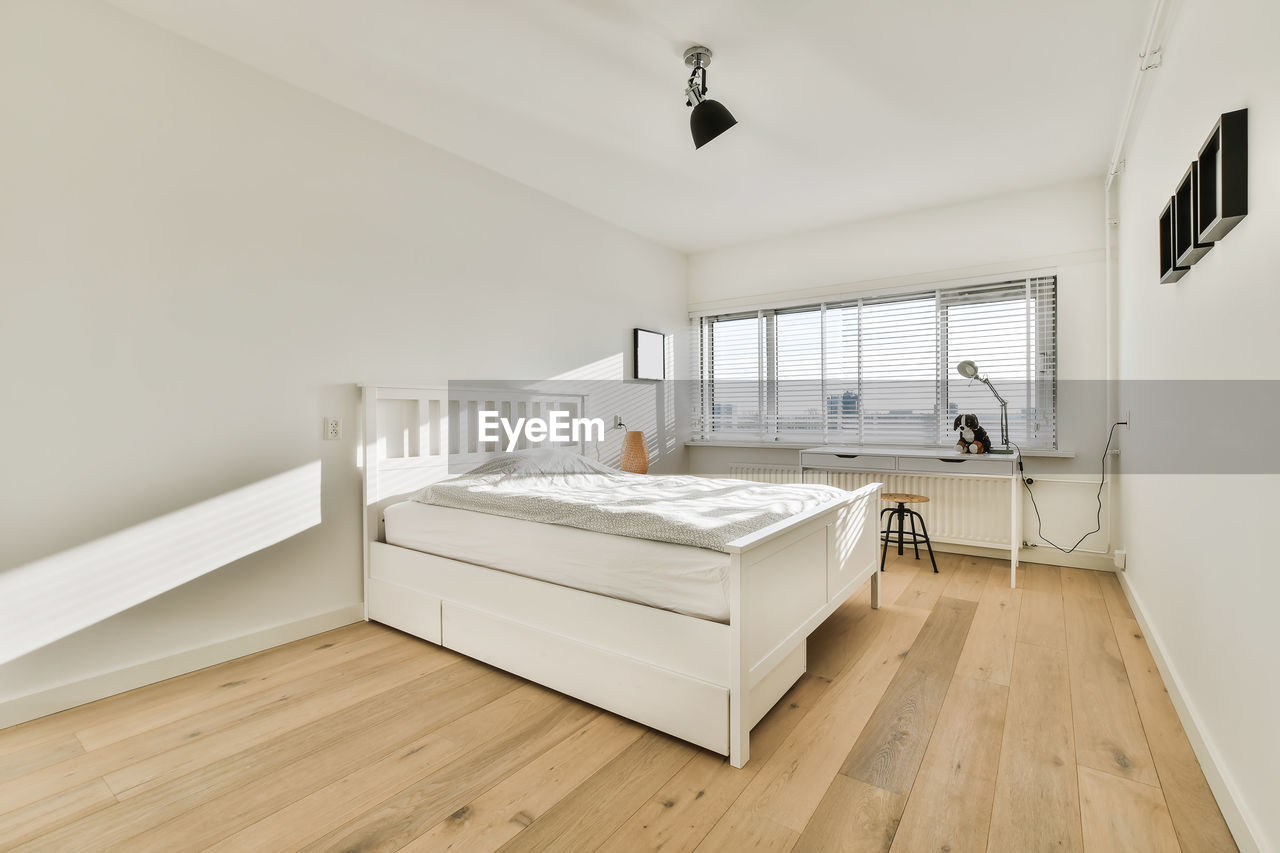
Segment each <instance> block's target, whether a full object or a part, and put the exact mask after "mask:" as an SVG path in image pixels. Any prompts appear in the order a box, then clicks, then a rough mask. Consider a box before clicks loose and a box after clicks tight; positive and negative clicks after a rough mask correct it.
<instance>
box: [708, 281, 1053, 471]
mask: <svg viewBox="0 0 1280 853" xmlns="http://www.w3.org/2000/svg"><path fill="white" fill-rule="evenodd" d="M1056 284H1057V282H1056V278H1055V277H1053V276H1044V277H1037V278H1025V279H1017V280H1012V281H998V282H992V283H989V284H980V285H966V286H954V287H938V288H933V289H930V290H925V291H920V292H915V293H906V294H892V295H883V296H864V297H861V298H856V299H855V298H849V299H842V300H836V301H831V302H824V303H819V304H814V305H804V306H799V307H788V308H785V309H783V308H779V309H760V310H755V311H749V312H740V313H733V314H722V315H702V316H695V317H694V318H693V323H694V332H695V334H694V335H693V339H694V341H695V346H696V348H697V352H696V353H695V358H694V359H693V360H692V363H693V364H695V365H698V366H699V367H698V371H699V375H698V376H697V380H698V393H697V394H696V395H695V397H696V399H695V404H694V407H693V411H694V423H693V429H694V435H695V437H698V438H703V439H716V438H724V439H738V440H743V439H749V440H758V441H762V442H771V441H788V440H794V441H803V442H815V443H817V442H827V443H873V444H906V445H925V446H927V445H939V444H950V443H951V442H952V441H953V436H954V434H953V432H952V429H951V425H952V422H953V421H954V419H955V416H956V415H957V414H960V413H965V412H972V413H974V414H977V415H978V417H979V420H980V421H981V422H982V424H983V425H984V426H985V427H987V429H988V431H989V432H990V434H991V436H992V439H993V441H996V442H998V441H999V426H1000V417H999V405H998V404H997V402H996V400H995V398H994V397H993V396H992V395H991V393H990V391H988V389H987V387H986V386H985V385H983V384H981V383H979V382H971V381H969V380H967V379H964V378H963V377H961V376H960V375H959V374H957V373H956V372H955V365H956V364H957V363H958V362H960V361H962V360H964V359H971V360H973V361H975V362H977V363H978V366H979V368H980V370H981V371H982V373H983V374H984V375H986V376H987V377H988V378H990V380H991V381H992V383H993V384H994V385H995V386H996V387H997V388H998V389H999V390H1000V392H1001V394H1003V395H1004V397H1005V399H1007V400H1008V401H1009V422H1010V439H1011V440H1012V441H1014V442H1016V443H1018V444H1019V445H1021V446H1023V447H1039V448H1052V447H1055V446H1056V443H1057V418H1056V411H1055V404H1056V377H1057V355H1056V352H1057V346H1056V344H1057V341H1056V327H1057V321H1056V313H1055V295H1056Z"/></svg>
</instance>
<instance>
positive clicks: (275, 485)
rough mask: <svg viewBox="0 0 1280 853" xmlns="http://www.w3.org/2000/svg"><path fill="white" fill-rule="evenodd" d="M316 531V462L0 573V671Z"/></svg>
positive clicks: (317, 510)
mask: <svg viewBox="0 0 1280 853" xmlns="http://www.w3.org/2000/svg"><path fill="white" fill-rule="evenodd" d="M319 523H320V460H316V461H315V462H310V463H308V464H306V465H303V466H301V467H298V468H294V469H293V470H291V471H286V472H284V473H282V474H277V475H276V476H274V477H268V478H267V479H265V480H260V481H258V482H257V483H253V484H251V485H248V486H244V487H242V488H239V489H235V490H233V491H230V492H226V493H225V494H222V495H219V496H217V497H215V498H210V499H209V500H206V501H201V502H200V503H197V504H192V505H191V506H189V507H184V508H183V509H180V510H177V511H175V512H171V513H168V514H166V515H162V516H160V517H158V518H153V519H151V520H150V521H144V522H142V523H141V524H137V525H134V526H133V527H129V528H126V529H124V530H121V531H119V532H117V533H112V534H110V535H108V536H104V537H102V538H101V539H96V540H94V541H93V542H88V543H86V544H84V545H79V546H77V547H75V548H71V549H68V550H66V551H63V552H61V553H59V554H54V555H52V556H50V557H44V558H42V559H39V560H36V561H35V562H32V563H28V564H27V565H25V566H19V567H18V568H15V569H10V570H9V571H6V572H2V573H0V664H3V663H6V662H8V661H11V660H13V659H15V658H18V657H21V656H22V655H25V654H27V653H28V652H32V651H34V650H36V649H38V648H40V647H42V646H46V645H48V644H50V643H52V642H54V641H55V640H59V639H62V638H63V637H67V636H70V635H71V634H74V633H75V632H77V631H80V630H83V629H85V628H87V627H89V626H90V625H93V624H94V623H96V622H101V621H102V620H103V619H106V618H108V617H110V616H114V615H115V614H117V613H120V612H122V611H124V610H127V609H129V608H130V607H133V606H135V605H137V604H141V603H142V602H144V601H146V600H147V599H150V598H155V597H156V596H157V595H160V594H161V593H164V592H167V591H169V590H171V589H173V588H174V587H177V586H180V585H182V584H184V583H187V582H188V581H191V580H194V579H195V578H197V577H199V576H201V575H204V574H208V573H209V572H211V571H213V570H214V569H217V568H219V567H221V566H225V565H227V564H228V563H230V562H233V561H235V560H238V559H240V558H241V557H245V556H248V555H249V554H252V553H254V552H255V551H260V550H262V549H263V548H266V547H268V546H269V545H274V544H276V543H277V542H281V541H283V540H285V539H288V538H289V537H291V536H294V535H296V534H298V533H301V532H302V531H304V530H307V529H308V528H311V527H315V526H316V525H318V524H319Z"/></svg>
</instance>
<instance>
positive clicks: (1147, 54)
mask: <svg viewBox="0 0 1280 853" xmlns="http://www.w3.org/2000/svg"><path fill="white" fill-rule="evenodd" d="M1180 5H1181V0H1156V2H1155V5H1154V6H1153V7H1152V9H1151V19H1150V20H1149V21H1148V22H1147V34H1146V37H1145V38H1144V39H1143V42H1142V50H1141V51H1139V53H1138V64H1137V67H1136V68H1135V69H1134V72H1133V78H1132V81H1131V82H1130V84H1129V97H1128V98H1127V99H1126V101H1125V106H1124V113H1123V114H1122V115H1121V117H1120V129H1119V130H1118V131H1117V133H1116V144H1115V147H1114V148H1113V149H1112V151H1111V161H1110V162H1109V163H1108V164H1107V174H1106V177H1105V178H1104V179H1103V184H1102V207H1103V210H1102V229H1103V232H1102V236H1103V239H1104V242H1103V247H1104V249H1103V255H1104V258H1105V260H1104V264H1103V266H1104V272H1105V275H1106V302H1107V304H1106V352H1107V386H1108V387H1107V429H1108V430H1109V429H1111V425H1112V424H1114V423H1115V422H1116V418H1117V417H1118V409H1119V403H1120V400H1119V388H1118V385H1119V379H1120V368H1119V364H1118V362H1119V355H1118V353H1117V350H1118V348H1119V343H1118V341H1117V340H1116V311H1117V305H1116V300H1117V298H1118V295H1117V292H1116V276H1115V273H1114V272H1113V271H1112V264H1113V262H1114V260H1115V258H1114V256H1113V254H1112V252H1111V243H1112V240H1113V239H1114V235H1113V233H1112V231H1113V229H1114V228H1115V227H1116V226H1117V225H1118V224H1119V220H1118V219H1116V218H1115V216H1114V215H1113V214H1112V212H1111V185H1112V183H1113V182H1114V181H1115V179H1116V175H1118V174H1119V173H1120V171H1121V169H1123V168H1124V152H1125V146H1126V144H1127V143H1128V141H1129V132H1130V130H1131V129H1132V127H1133V126H1134V124H1136V123H1137V120H1138V116H1139V115H1140V113H1141V111H1142V106H1143V104H1144V103H1145V101H1146V95H1147V90H1148V87H1147V85H1146V81H1147V77H1148V76H1149V75H1148V73H1147V72H1149V71H1153V70H1154V69H1156V68H1159V67H1160V65H1161V64H1162V63H1163V62H1164V44H1165V40H1166V39H1167V38H1168V36H1169V33H1170V32H1171V31H1172V30H1173V24H1174V21H1175V19H1176V18H1177V14H1178V9H1179V7H1180ZM1120 443H1121V446H1123V444H1124V440H1123V439H1121V442H1120ZM1103 465H1104V466H1105V465H1106V460H1105V459H1104V460H1103ZM1111 483H1112V481H1111V480H1110V479H1108V480H1107V538H1108V540H1109V541H1108V542H1107V544H1106V546H1105V547H1106V550H1108V551H1110V550H1111V549H1112V547H1113V546H1114V545H1115V532H1114V531H1115V501H1114V500H1112V496H1113V495H1112V488H1111Z"/></svg>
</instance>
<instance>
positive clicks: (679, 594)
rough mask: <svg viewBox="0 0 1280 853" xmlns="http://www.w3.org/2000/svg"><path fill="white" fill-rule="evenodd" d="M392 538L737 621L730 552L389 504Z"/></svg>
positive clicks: (453, 555)
mask: <svg viewBox="0 0 1280 853" xmlns="http://www.w3.org/2000/svg"><path fill="white" fill-rule="evenodd" d="M383 517H384V518H385V519H386V538H387V542H389V543H390V544H392V545H399V546H400V547H402V548H412V549H413V550H415V551H424V552H426V553H428V554H437V555H439V556H441V557H450V558H452V559H455V560H462V561H463V562H467V563H474V564H476V565H479V566H485V567H487V568H491V569H500V570H502V571H505V572H511V573H513V574H517V575H524V576H525V577H529V578H535V579H537V580H542V581H549V582H551V583H555V584H560V585H561V586H568V587H573V588H574V589H581V590H585V591H586V592H595V593H599V594H601V595H607V596H610V597H612V598H620V599H622V600H623V601H631V602H635V603H636V604H645V605H648V606H650V607H659V608H661V609H663V610H673V611H675V612H676V613H683V614H686V615H688V616H696V617H698V618H699V619H710V620H712V621H715V622H728V621H729V555H728V554H725V553H721V552H719V551H711V550H708V549H706V548H693V547H690V546H688V545H673V544H671V543H670V542H654V541H652V540H648V539H634V538H631V537H629V536H611V535H609V534H607V533H595V532H593V531H590V530H579V529H577V528H575V527H564V526H562V525H558V524H542V523H540V522H536V521H524V520H521V519H518V518H507V517H505V516H500V515H488V514H486V513H482V512H472V511H471V510H465V509H453V508H451V507H443V506H432V505H430V504H424V503H418V502H417V501H404V502H402V503H397V504H392V505H391V506H389V507H387V509H386V510H385V512H384V514H383Z"/></svg>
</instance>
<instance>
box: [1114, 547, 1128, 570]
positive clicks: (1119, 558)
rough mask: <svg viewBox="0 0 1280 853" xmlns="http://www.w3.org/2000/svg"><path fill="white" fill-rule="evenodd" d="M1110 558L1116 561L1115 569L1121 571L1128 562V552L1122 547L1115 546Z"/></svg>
mask: <svg viewBox="0 0 1280 853" xmlns="http://www.w3.org/2000/svg"><path fill="white" fill-rule="evenodd" d="M1112 558H1113V559H1114V560H1115V562H1116V570H1117V571H1121V572H1123V571H1124V569H1125V565H1126V564H1127V563H1128V562H1129V552H1128V551H1126V550H1124V549H1123V548H1117V549H1116V550H1115V552H1114V553H1113V554H1112Z"/></svg>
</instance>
